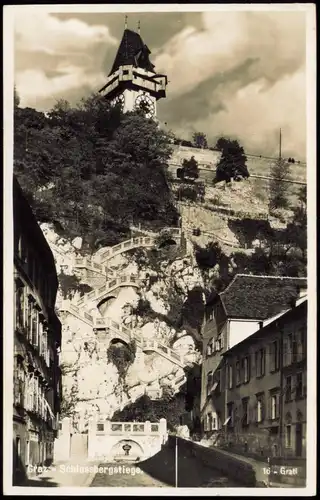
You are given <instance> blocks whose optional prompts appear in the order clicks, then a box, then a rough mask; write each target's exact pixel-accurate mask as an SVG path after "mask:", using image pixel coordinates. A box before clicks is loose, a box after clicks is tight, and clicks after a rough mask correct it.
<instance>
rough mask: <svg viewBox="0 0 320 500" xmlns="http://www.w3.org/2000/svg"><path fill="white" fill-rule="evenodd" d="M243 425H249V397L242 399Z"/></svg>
mask: <svg viewBox="0 0 320 500" xmlns="http://www.w3.org/2000/svg"><path fill="white" fill-rule="evenodd" d="M241 422H242V427H246V426H247V425H249V398H244V399H243V400H242V420H241Z"/></svg>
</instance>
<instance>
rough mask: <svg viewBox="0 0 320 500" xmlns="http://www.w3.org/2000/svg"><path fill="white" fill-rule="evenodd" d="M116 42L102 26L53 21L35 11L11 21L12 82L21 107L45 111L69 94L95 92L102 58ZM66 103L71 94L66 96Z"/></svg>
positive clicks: (98, 83) (72, 21) (24, 12)
mask: <svg viewBox="0 0 320 500" xmlns="http://www.w3.org/2000/svg"><path fill="white" fill-rule="evenodd" d="M116 44H117V39H116V38H115V37H113V36H111V34H110V32H109V29H108V27H107V26H99V25H88V24H86V23H85V22H84V21H82V20H79V19H66V20H63V19H58V18H56V17H55V16H54V15H52V14H49V13H46V12H43V11H41V10H38V9H36V10H35V9H31V8H29V9H28V10H21V11H20V9H19V10H18V13H17V15H16V17H15V53H16V58H15V84H16V87H17V91H18V93H19V95H20V98H21V105H22V106H31V107H32V106H36V107H37V109H41V110H46V109H48V106H49V107H50V106H51V105H52V104H54V103H55V101H56V100H57V99H59V98H61V97H63V96H64V94H68V95H69V96H70V92H72V91H74V93H75V95H77V96H78V94H79V92H78V90H79V89H80V88H82V89H88V88H89V89H90V90H98V88H99V85H100V84H101V85H102V84H103V82H104V79H105V76H104V75H103V71H102V67H103V59H104V57H105V54H106V52H108V50H109V49H110V48H114V46H115V45H116ZM71 100H72V95H71Z"/></svg>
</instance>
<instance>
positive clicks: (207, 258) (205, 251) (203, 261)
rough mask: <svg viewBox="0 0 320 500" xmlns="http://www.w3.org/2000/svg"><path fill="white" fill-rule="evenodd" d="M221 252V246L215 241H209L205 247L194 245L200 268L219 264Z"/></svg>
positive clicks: (209, 267)
mask: <svg viewBox="0 0 320 500" xmlns="http://www.w3.org/2000/svg"><path fill="white" fill-rule="evenodd" d="M222 254H223V252H222V250H221V247H220V245H219V243H217V242H213V241H211V242H210V243H208V244H207V245H206V247H205V248H201V247H198V246H196V261H197V264H198V266H199V267H200V269H204V270H206V269H211V268H213V267H214V266H215V265H216V264H219V262H220V259H221V257H222Z"/></svg>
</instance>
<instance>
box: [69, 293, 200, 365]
mask: <svg viewBox="0 0 320 500" xmlns="http://www.w3.org/2000/svg"><path fill="white" fill-rule="evenodd" d="M60 311H61V312H67V313H69V314H72V315H73V316H74V317H76V318H77V319H79V320H81V321H83V322H84V323H86V324H87V325H89V326H91V327H92V329H93V331H94V332H95V333H96V332H97V330H106V331H107V332H111V333H112V334H114V337H116V338H119V339H120V340H123V341H124V342H126V343H128V342H130V341H132V340H135V341H136V344H137V347H138V348H140V349H141V350H142V351H143V352H145V353H151V352H154V353H156V354H158V355H159V356H162V357H163V358H165V359H167V360H169V361H171V363H174V364H176V365H177V366H179V367H180V368H184V367H185V366H186V364H190V363H192V361H190V353H187V354H186V355H180V354H177V353H176V352H175V351H174V350H173V349H171V348H170V347H168V346H165V345H164V344H162V343H161V342H158V341H157V340H145V339H143V338H142V334H141V331H140V330H139V329H134V330H133V329H130V328H127V327H125V326H124V325H121V324H119V323H117V322H116V321H113V320H112V319H110V318H94V317H93V316H92V315H91V314H89V313H87V312H86V311H82V310H81V309H80V308H79V307H77V306H75V305H73V304H72V303H71V302H70V301H69V300H64V301H63V302H62V304H61V308H60ZM188 357H189V359H187V358H188Z"/></svg>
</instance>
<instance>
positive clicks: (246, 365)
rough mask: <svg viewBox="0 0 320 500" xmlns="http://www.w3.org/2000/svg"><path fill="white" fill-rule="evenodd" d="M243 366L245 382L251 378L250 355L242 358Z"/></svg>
mask: <svg viewBox="0 0 320 500" xmlns="http://www.w3.org/2000/svg"><path fill="white" fill-rule="evenodd" d="M242 367H243V381H244V383H246V382H249V380H250V358H249V356H246V357H245V358H244V359H243V360H242Z"/></svg>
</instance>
